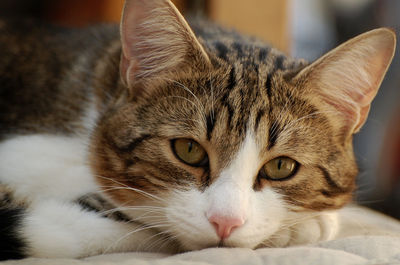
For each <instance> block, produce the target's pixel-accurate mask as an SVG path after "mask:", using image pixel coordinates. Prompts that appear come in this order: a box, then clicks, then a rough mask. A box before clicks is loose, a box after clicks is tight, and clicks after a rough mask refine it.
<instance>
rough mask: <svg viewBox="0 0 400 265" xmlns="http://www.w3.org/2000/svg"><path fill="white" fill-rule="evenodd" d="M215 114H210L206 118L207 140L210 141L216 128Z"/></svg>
mask: <svg viewBox="0 0 400 265" xmlns="http://www.w3.org/2000/svg"><path fill="white" fill-rule="evenodd" d="M215 116H216V114H215V112H214V113H213V115H211V113H210V114H208V115H207V117H206V121H207V139H208V140H210V139H211V134H212V132H213V130H214V127H215Z"/></svg>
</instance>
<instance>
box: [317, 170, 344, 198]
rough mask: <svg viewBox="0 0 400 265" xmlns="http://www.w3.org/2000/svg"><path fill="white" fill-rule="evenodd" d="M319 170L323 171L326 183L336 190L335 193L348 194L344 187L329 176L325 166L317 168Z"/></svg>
mask: <svg viewBox="0 0 400 265" xmlns="http://www.w3.org/2000/svg"><path fill="white" fill-rule="evenodd" d="M317 167H318V169H319V170H321V172H322V175H323V176H324V178H325V181H326V183H327V184H328V185H329V186H331V187H332V188H333V189H335V192H338V193H339V192H340V193H345V192H347V191H346V190H345V189H343V188H342V187H340V186H339V185H338V184H337V183H336V182H335V181H334V180H333V179H332V177H331V175H330V174H329V172H328V170H327V169H326V168H324V167H323V166H317Z"/></svg>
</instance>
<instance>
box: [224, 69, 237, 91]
mask: <svg viewBox="0 0 400 265" xmlns="http://www.w3.org/2000/svg"><path fill="white" fill-rule="evenodd" d="M235 86H236V69H235V67H232V68H231V71H230V72H229V79H228V85H227V86H226V90H227V93H229V92H230V91H231V90H232V89H233V88H234V87H235Z"/></svg>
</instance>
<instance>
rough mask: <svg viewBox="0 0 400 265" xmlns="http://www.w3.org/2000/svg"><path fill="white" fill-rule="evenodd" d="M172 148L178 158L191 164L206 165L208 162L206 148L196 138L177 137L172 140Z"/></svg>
mask: <svg viewBox="0 0 400 265" xmlns="http://www.w3.org/2000/svg"><path fill="white" fill-rule="evenodd" d="M172 149H173V151H174V153H175V155H176V157H177V158H179V159H180V160H182V161H183V162H184V163H186V164H188V165H190V166H194V167H200V166H205V165H206V163H207V162H208V156H207V152H206V150H204V148H203V147H202V146H201V145H200V144H199V143H198V142H196V141H194V140H191V139H184V138H183V139H175V140H173V141H172Z"/></svg>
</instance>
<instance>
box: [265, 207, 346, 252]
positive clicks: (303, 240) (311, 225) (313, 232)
mask: <svg viewBox="0 0 400 265" xmlns="http://www.w3.org/2000/svg"><path fill="white" fill-rule="evenodd" d="M338 230H339V218H338V214H337V212H322V213H319V214H317V215H313V214H310V215H308V216H307V215H304V216H301V217H298V218H296V219H292V220H291V221H289V224H288V225H284V226H282V228H281V229H280V230H278V232H276V233H275V234H274V235H272V236H271V237H270V238H269V239H268V241H267V242H266V244H267V245H268V246H270V247H286V246H293V245H303V244H311V243H315V242H318V241H326V240H331V239H333V238H334V237H335V236H336V234H337V232H338Z"/></svg>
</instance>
